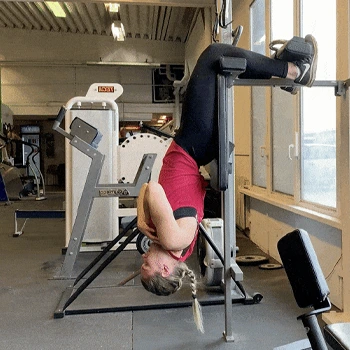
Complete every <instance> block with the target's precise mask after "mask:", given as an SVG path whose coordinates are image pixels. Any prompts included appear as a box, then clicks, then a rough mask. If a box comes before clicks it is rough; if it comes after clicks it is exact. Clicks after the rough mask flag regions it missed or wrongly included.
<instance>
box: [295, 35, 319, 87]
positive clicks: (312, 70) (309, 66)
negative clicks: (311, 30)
mask: <svg viewBox="0 0 350 350" xmlns="http://www.w3.org/2000/svg"><path fill="white" fill-rule="evenodd" d="M305 42H307V43H309V44H310V45H311V47H312V53H311V55H309V56H308V57H305V58H303V59H301V60H297V61H294V62H293V63H294V64H295V65H296V66H297V67H298V68H299V69H300V75H299V77H298V78H296V79H295V80H294V82H295V83H297V84H300V85H305V86H309V87H310V86H312V84H313V83H314V81H315V77H316V69H317V42H316V39H315V38H314V37H313V36H312V35H310V34H309V35H307V36H306V37H305Z"/></svg>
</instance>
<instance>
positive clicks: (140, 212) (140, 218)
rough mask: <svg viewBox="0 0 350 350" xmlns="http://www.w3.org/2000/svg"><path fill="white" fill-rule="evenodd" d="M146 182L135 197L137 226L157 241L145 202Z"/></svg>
mask: <svg viewBox="0 0 350 350" xmlns="http://www.w3.org/2000/svg"><path fill="white" fill-rule="evenodd" d="M147 187H148V183H144V184H143V185H142V187H141V189H140V193H139V196H138V198H137V228H138V229H139V230H140V231H141V232H142V233H143V234H145V235H146V236H147V237H148V238H149V239H151V240H152V241H154V242H156V243H159V239H158V237H157V236H156V235H155V230H154V228H153V227H151V226H150V222H151V217H150V213H149V208H148V205H147V202H146V201H145V192H146V189H147Z"/></svg>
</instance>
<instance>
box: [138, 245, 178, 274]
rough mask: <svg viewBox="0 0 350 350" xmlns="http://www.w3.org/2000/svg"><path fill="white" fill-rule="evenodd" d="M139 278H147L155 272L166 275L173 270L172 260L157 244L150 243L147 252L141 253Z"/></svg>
mask: <svg viewBox="0 0 350 350" xmlns="http://www.w3.org/2000/svg"><path fill="white" fill-rule="evenodd" d="M142 259H143V264H142V265H141V278H142V279H145V280H147V279H149V278H150V277H152V276H153V275H154V274H155V273H160V274H161V275H162V276H163V277H167V276H168V275H170V274H171V273H172V272H173V270H174V266H175V264H174V262H175V263H176V260H174V259H173V258H172V257H171V256H170V255H169V254H168V252H167V251H166V250H164V249H163V248H162V247H161V246H160V245H159V244H156V243H151V245H150V247H149V249H148V251H147V253H145V254H143V255H142Z"/></svg>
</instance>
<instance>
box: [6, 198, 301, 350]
mask: <svg viewBox="0 0 350 350" xmlns="http://www.w3.org/2000/svg"><path fill="white" fill-rule="evenodd" d="M47 198H48V199H47V200H45V201H35V200H34V199H31V198H30V199H26V200H22V201H16V202H12V204H11V205H3V203H1V204H0V312H1V317H0V349H9V350H17V349H18V350H27V349H28V350H29V349H30V350H32V349H35V350H49V349H50V350H52V349H54V350H60V349H62V350H63V349H64V350H67V349H75V350H79V349H85V350H90V349H91V350H95V349H118V350H124V349H125V350H131V349H133V350H158V349H159V350H165V349H167V350H175V349H179V350H180V349H181V350H186V349H237V350H243V349H244V350H255V349H259V350H265V349H266V350H268V349H269V350H271V349H273V348H274V347H278V346H281V345H285V344H287V343H291V342H295V341H298V340H300V339H303V338H305V337H306V334H305V331H304V329H303V326H302V324H301V322H299V321H297V320H296V317H297V316H299V315H300V314H302V313H303V312H304V311H303V310H301V309H299V308H298V307H297V305H296V303H295V301H294V298H293V295H292V291H291V289H290V286H289V283H288V280H287V278H286V275H285V272H284V270H283V269H277V270H262V269H260V268H259V267H258V266H242V270H243V272H244V282H243V285H244V287H245V289H246V291H247V292H248V293H251V294H252V293H254V292H260V293H261V294H262V295H263V297H264V298H263V300H262V301H261V303H259V304H253V305H243V304H242V303H234V304H233V305H232V308H233V325H234V326H233V327H234V338H235V341H234V342H229V343H227V342H225V340H224V338H223V331H224V329H225V318H224V306H223V305H222V304H221V305H208V306H203V317H204V327H205V334H201V333H199V332H198V331H197V330H196V328H195V326H194V324H193V321H192V310H191V308H189V307H185V308H170V309H158V310H145V311H125V312H115V313H95V314H80V315H66V316H65V317H64V318H62V319H54V317H53V314H54V311H55V310H56V306H57V304H58V302H59V300H60V298H61V295H62V292H63V291H64V290H65V288H66V286H67V280H61V279H58V278H57V276H58V274H59V270H60V266H61V263H62V262H63V259H64V256H63V255H62V248H63V247H64V235H65V234H64V232H65V222H64V219H29V220H28V221H27V223H26V226H25V230H24V234H23V235H21V236H19V237H13V233H14V211H15V210H16V209H22V210H33V209H37V210H48V209H52V210H57V209H62V207H63V201H64V192H48V193H47ZM22 222H23V220H22ZM237 244H238V246H239V253H238V255H247V254H259V255H262V252H261V251H259V249H258V248H257V247H256V246H255V245H254V244H252V243H251V242H250V241H249V239H248V238H246V237H245V236H244V235H242V234H241V233H239V232H238V233H237ZM95 255H96V253H91V252H89V253H87V252H84V253H80V254H79V259H78V261H77V264H76V265H77V269H80V268H83V267H84V266H85V265H86V263H88V262H89V261H91V260H92V258H93V257H94V256H95ZM140 262H141V257H140V254H139V253H138V252H135V251H131V252H123V253H122V254H121V255H120V256H118V257H117V259H115V261H113V263H112V264H111V265H110V266H108V267H107V268H106V269H105V271H103V272H102V274H101V275H100V276H99V277H98V278H97V279H96V280H95V281H94V282H93V284H92V285H91V288H93V294H89V293H88V292H89V291H88V290H87V291H84V292H83V293H82V294H81V295H80V297H79V298H78V299H77V300H76V302H79V303H80V304H81V303H85V304H86V305H85V306H86V307H90V306H91V305H94V303H98V304H106V305H110V306H113V300H114V299H113V298H112V299H113V300H111V299H110V294H111V292H110V290H111V288H109V292H108V291H107V289H108V288H107V289H105V288H100V287H101V286H109V287H112V288H113V286H115V285H116V283H118V281H120V277H122V276H127V275H130V273H131V272H132V271H135V270H136V269H137V267H138V266H140V265H139V263H140ZM270 262H271V261H270ZM117 279H118V280H117ZM68 282H69V281H68ZM139 283H140V282H139V279H138V278H135V281H133V282H129V284H128V285H127V286H125V287H119V288H132V287H133V284H135V285H136V286H137V285H139ZM114 291H115V288H114V289H112V294H117V293H114ZM185 291H186V290H184V292H185ZM84 293H85V295H84ZM143 293H144V294H141V295H142V296H141V298H145V300H146V299H147V298H151V299H152V298H163V299H162V300H164V302H166V298H167V297H157V296H153V295H152V294H150V293H148V292H146V291H143ZM185 294H190V292H189V290H188V293H185ZM123 298H128V296H127V294H126V296H124V297H123ZM116 300H118V298H117V299H116ZM157 300H158V299H157ZM74 303H75V302H74ZM74 303H73V304H72V306H73V305H74Z"/></svg>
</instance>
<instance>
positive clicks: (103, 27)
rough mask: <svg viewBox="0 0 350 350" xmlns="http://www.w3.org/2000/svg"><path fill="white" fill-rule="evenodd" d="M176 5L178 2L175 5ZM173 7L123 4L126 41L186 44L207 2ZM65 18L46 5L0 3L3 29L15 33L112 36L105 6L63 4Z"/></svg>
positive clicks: (164, 2) (163, 2) (30, 2)
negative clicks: (40, 32)
mask: <svg viewBox="0 0 350 350" xmlns="http://www.w3.org/2000/svg"><path fill="white" fill-rule="evenodd" d="M175 3H176V2H175ZM195 3H196V1H194V2H193V3H192V4H191V6H186V4H184V3H183V2H182V1H179V4H180V5H181V6H173V5H174V2H172V3H171V5H168V4H170V3H169V2H167V1H164V0H163V1H162V4H164V5H167V6H162V4H161V5H159V4H157V3H153V4H152V3H150V2H147V1H146V2H145V3H142V1H140V2H138V3H137V4H130V3H125V2H122V3H121V4H120V11H119V13H120V19H121V21H122V23H123V24H124V27H125V32H126V38H136V39H140V40H158V41H177V42H182V43H185V42H186V40H187V39H188V37H189V34H190V32H191V30H192V28H193V25H194V22H195V20H196V18H197V16H198V15H200V14H201V11H202V10H203V7H201V6H203V5H205V1H202V3H199V4H198V6H199V7H195V6H193V4H195ZM60 5H61V7H62V8H63V9H64V11H65V13H66V17H65V18H58V17H56V16H55V15H54V14H53V13H52V12H51V10H50V9H49V7H48V6H47V4H46V2H33V1H29V2H26V1H0V27H3V28H13V29H14V30H15V29H16V30H33V31H35V30H38V31H47V32H67V33H77V34H83V35H85V34H88V35H106V36H111V35H112V33H111V22H112V20H113V19H114V18H113V15H112V14H111V13H109V11H108V9H107V8H106V6H105V4H104V3H103V2H101V1H99V2H96V3H93V2H89V1H87V2H76V1H73V2H60Z"/></svg>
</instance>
